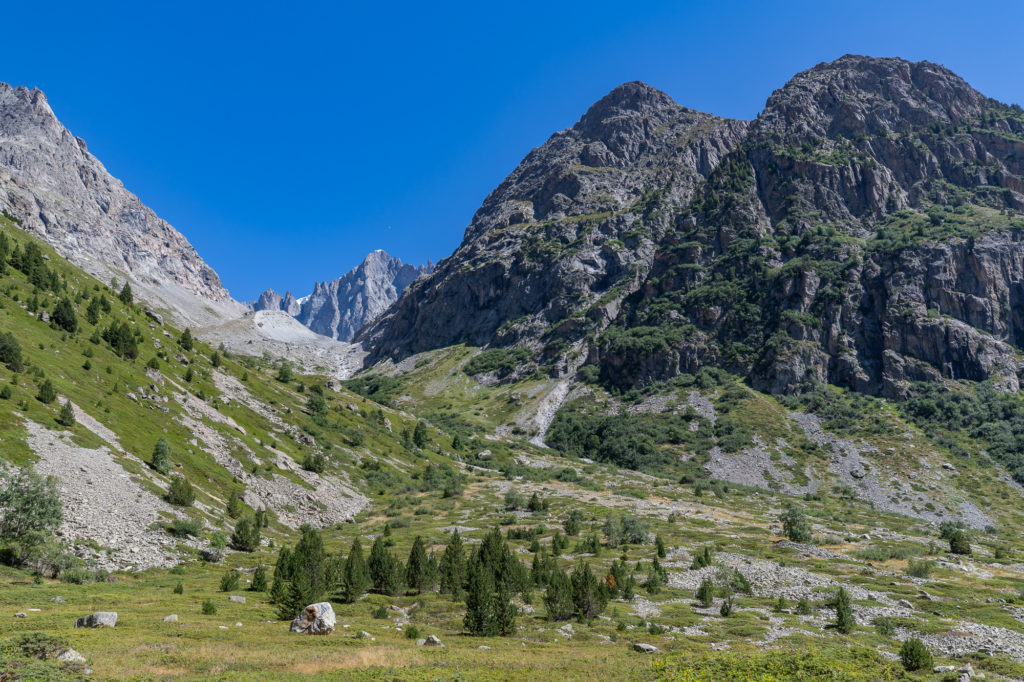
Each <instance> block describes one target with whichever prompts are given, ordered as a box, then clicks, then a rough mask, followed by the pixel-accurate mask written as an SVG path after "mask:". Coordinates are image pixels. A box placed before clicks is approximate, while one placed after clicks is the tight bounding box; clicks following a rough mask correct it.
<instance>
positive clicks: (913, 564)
mask: <svg viewBox="0 0 1024 682" xmlns="http://www.w3.org/2000/svg"><path fill="white" fill-rule="evenodd" d="M933 566H934V564H932V562H930V561H928V560H927V559H922V560H920V561H917V560H916V559H911V560H910V561H909V562H908V563H907V575H909V576H911V577H913V578H927V577H928V576H929V575H931V572H932V567H933Z"/></svg>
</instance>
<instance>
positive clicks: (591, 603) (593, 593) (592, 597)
mask: <svg viewBox="0 0 1024 682" xmlns="http://www.w3.org/2000/svg"><path fill="white" fill-rule="evenodd" d="M571 580H572V601H573V604H574V605H575V607H576V615H577V616H579V618H580V619H581V620H592V619H593V618H596V617H597V615H598V614H599V613H601V611H603V610H604V607H605V604H606V603H607V599H606V598H605V595H604V593H603V591H602V589H601V586H600V585H599V584H598V582H597V578H595V577H594V572H593V571H592V570H590V564H588V563H586V562H585V561H584V560H583V559H580V560H579V563H577V564H576V568H575V570H573V572H572V578H571Z"/></svg>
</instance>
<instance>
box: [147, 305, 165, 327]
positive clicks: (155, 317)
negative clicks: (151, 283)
mask: <svg viewBox="0 0 1024 682" xmlns="http://www.w3.org/2000/svg"><path fill="white" fill-rule="evenodd" d="M145 312H146V317H148V318H149V319H151V320H153V321H154V322H156V323H157V324H158V325H160V326H161V327H162V326H163V325H164V318H163V316H161V315H160V314H158V313H155V312H153V311H152V310H150V309H149V308H146V311H145Z"/></svg>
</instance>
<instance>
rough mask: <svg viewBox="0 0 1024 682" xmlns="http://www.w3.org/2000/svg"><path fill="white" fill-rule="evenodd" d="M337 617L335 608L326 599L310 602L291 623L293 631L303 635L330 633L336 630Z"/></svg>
mask: <svg viewBox="0 0 1024 682" xmlns="http://www.w3.org/2000/svg"><path fill="white" fill-rule="evenodd" d="M335 625H337V619H336V618H335V615H334V608H333V607H332V606H331V605H330V604H329V603H328V602H325V601H322V602H319V603H317V604H310V605H309V606H307V607H306V608H304V609H303V610H302V613H300V614H299V615H298V616H296V617H295V620H293V621H292V624H291V629H290V631H291V632H295V633H298V634H303V635H329V634H331V633H332V632H334V627H335Z"/></svg>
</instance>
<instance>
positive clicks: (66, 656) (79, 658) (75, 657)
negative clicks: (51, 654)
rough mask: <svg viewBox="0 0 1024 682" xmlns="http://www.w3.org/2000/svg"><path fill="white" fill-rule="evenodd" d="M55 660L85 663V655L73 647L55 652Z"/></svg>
mask: <svg viewBox="0 0 1024 682" xmlns="http://www.w3.org/2000/svg"><path fill="white" fill-rule="evenodd" d="M57 660H58V661H61V662H62V663H85V656H83V655H82V654H80V653H78V652H77V651H75V650H74V649H65V650H64V651H62V652H60V653H59V654H57Z"/></svg>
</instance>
